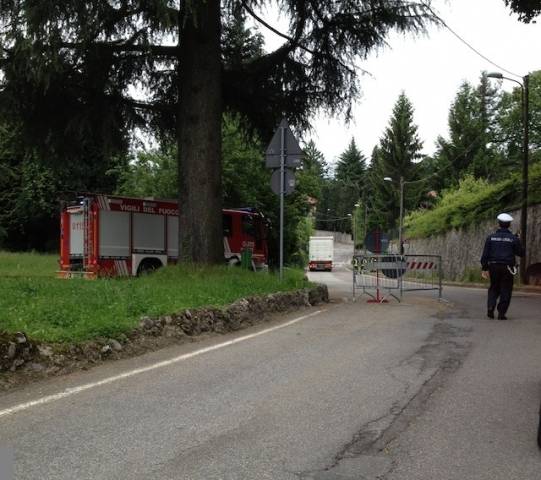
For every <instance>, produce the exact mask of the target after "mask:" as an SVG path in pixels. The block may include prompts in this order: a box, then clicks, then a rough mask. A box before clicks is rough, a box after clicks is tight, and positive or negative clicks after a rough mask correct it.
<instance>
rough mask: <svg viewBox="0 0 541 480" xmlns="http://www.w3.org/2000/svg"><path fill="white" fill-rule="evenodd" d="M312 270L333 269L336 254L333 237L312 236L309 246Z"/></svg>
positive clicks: (309, 266)
mask: <svg viewBox="0 0 541 480" xmlns="http://www.w3.org/2000/svg"><path fill="white" fill-rule="evenodd" d="M308 253H309V263H308V268H309V269H310V271H314V270H326V271H328V272H330V271H332V262H333V255H334V238H333V237H310V243H309V248H308Z"/></svg>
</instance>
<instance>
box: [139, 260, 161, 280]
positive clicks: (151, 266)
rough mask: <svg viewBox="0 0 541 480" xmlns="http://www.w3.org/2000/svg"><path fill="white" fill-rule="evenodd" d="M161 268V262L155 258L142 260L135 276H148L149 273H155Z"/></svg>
mask: <svg viewBox="0 0 541 480" xmlns="http://www.w3.org/2000/svg"><path fill="white" fill-rule="evenodd" d="M161 266H162V262H160V261H159V260H158V259H156V258H147V259H145V260H143V261H142V262H141V263H140V265H139V268H138V269H137V276H138V277H140V276H142V275H150V274H151V273H153V272H155V271H156V270H158V268H160V267H161Z"/></svg>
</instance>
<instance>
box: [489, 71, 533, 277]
mask: <svg viewBox="0 0 541 480" xmlns="http://www.w3.org/2000/svg"><path fill="white" fill-rule="evenodd" d="M487 78H497V79H499V80H509V81H511V82H515V83H518V84H519V85H520V88H521V91H522V127H523V136H522V198H521V207H520V234H521V236H522V238H523V239H524V240H523V243H524V248H525V249H526V235H527V233H528V163H529V160H528V155H529V124H530V113H529V99H528V97H529V79H530V77H529V75H524V76H523V77H522V82H523V83H520V82H519V81H518V80H515V79H514V78H509V77H505V76H504V75H503V74H502V73H500V72H491V73H487ZM520 277H521V280H522V283H523V284H524V285H526V284H527V283H528V277H527V275H526V255H524V256H523V257H520Z"/></svg>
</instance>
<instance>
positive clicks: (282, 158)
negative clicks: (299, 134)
mask: <svg viewBox="0 0 541 480" xmlns="http://www.w3.org/2000/svg"><path fill="white" fill-rule="evenodd" d="M285 154H286V152H285V128H284V127H283V126H282V127H280V281H282V280H283V279H284V195H285V179H284V176H285Z"/></svg>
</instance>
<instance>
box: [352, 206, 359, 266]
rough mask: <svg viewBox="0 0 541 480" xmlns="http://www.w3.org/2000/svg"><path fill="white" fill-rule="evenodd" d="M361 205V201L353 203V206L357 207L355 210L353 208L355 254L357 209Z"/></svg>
mask: <svg viewBox="0 0 541 480" xmlns="http://www.w3.org/2000/svg"><path fill="white" fill-rule="evenodd" d="M360 206H361V205H360V204H359V203H356V204H355V205H353V207H354V208H355V210H353V255H355V246H356V242H357V221H356V217H357V209H358V208H359V207H360Z"/></svg>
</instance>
